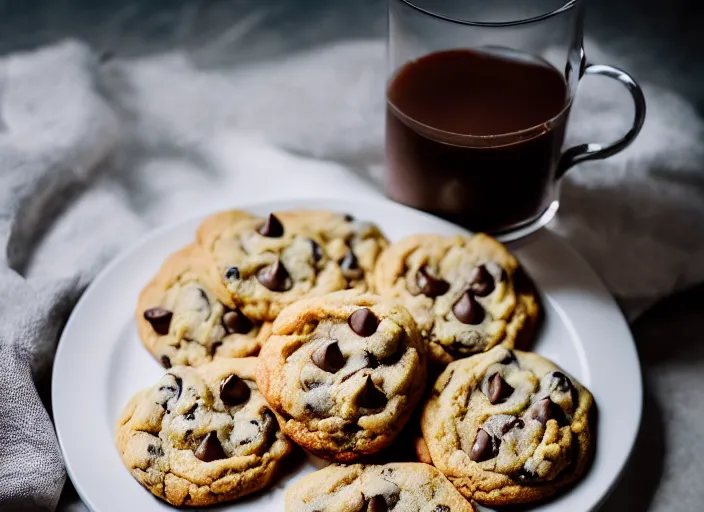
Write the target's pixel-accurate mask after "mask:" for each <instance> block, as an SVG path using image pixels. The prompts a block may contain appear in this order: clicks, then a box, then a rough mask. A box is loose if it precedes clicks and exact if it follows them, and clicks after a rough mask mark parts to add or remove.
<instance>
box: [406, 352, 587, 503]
mask: <svg viewBox="0 0 704 512" xmlns="http://www.w3.org/2000/svg"><path fill="white" fill-rule="evenodd" d="M592 404H593V398H592V395H591V394H590V393H589V391H588V390H587V389H586V388H585V387H584V386H582V385H581V384H580V383H579V382H577V380H576V379H575V378H574V377H572V376H570V375H569V374H567V373H566V372H564V371H563V370H561V369H560V368H559V367H557V366H556V365H555V364H554V363H552V362H551V361H549V360H547V359H545V358H543V357H541V356H539V355H537V354H533V353H529V352H520V351H518V350H507V349H505V348H503V347H496V348H494V349H492V350H490V351H489V352H486V353H484V354H479V355H476V356H473V357H471V358H467V359H462V360H459V361H455V362H453V363H451V364H450V365H448V367H447V368H446V369H445V371H444V372H443V373H442V374H441V375H440V377H439V378H438V380H437V381H436V383H435V385H434V387H433V390H432V393H431V396H430V398H429V399H428V401H427V403H426V405H425V408H424V410H423V415H422V419H421V429H422V432H423V440H424V441H425V444H426V446H425V447H424V449H425V448H427V452H426V453H419V456H420V457H421V458H422V459H423V460H427V457H428V456H429V457H430V458H431V459H432V463H433V465H434V466H435V467H437V468H438V469H439V470H440V471H441V472H442V473H444V474H445V476H447V477H448V478H449V480H450V481H451V482H452V483H453V484H454V485H455V487H457V488H458V489H459V491H460V492H462V494H464V495H465V496H466V497H468V498H469V497H471V498H472V499H475V500H476V501H478V502H479V503H482V504H487V505H497V506H499V505H509V504H513V503H525V502H531V501H536V500H540V499H543V498H545V497H548V496H550V495H551V494H554V493H555V492H556V491H557V490H558V489H560V488H562V487H564V486H567V485H569V484H570V483H572V482H574V481H575V480H577V479H578V478H579V477H580V476H581V475H582V474H583V473H584V470H585V468H586V466H587V463H588V461H589V459H590V456H591V453H592V437H591V435H590V425H589V421H590V414H591V410H592Z"/></svg>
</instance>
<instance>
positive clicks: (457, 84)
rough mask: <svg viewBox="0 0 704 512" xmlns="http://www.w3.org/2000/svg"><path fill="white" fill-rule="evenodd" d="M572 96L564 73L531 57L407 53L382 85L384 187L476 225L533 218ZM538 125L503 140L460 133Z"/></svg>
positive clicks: (487, 227)
mask: <svg viewBox="0 0 704 512" xmlns="http://www.w3.org/2000/svg"><path fill="white" fill-rule="evenodd" d="M568 104H569V95H568V90H567V86H566V84H565V79H564V77H563V76H562V74H561V73H560V72H559V71H557V70H556V69H555V68H553V67H552V66H550V65H549V64H547V63H546V62H544V61H542V60H538V59H535V58H530V57H519V56H517V55H515V54H508V53H494V52H483V51H482V52H479V51H472V50H450V51H443V52H438V53H433V54H430V55H427V56H425V57H422V58H420V59H418V60H416V61H413V62H410V63H409V64H407V65H406V66H404V67H403V68H402V69H400V70H399V71H398V73H397V74H396V76H395V77H394V78H393V80H392V81H391V83H390V84H389V89H388V107H387V116H386V119H387V121H386V129H387V139H386V140H387V142H386V144H387V151H386V152H387V159H388V162H387V167H388V171H387V193H388V194H389V196H390V197H391V198H392V199H394V200H396V201H399V202H401V203H405V204H408V205H410V206H413V207H415V208H420V209H422V210H426V211H429V212H432V213H435V214H438V215H440V216H443V217H445V218H448V219H450V220H452V221H454V222H457V223H459V224H463V225H465V226H467V227H468V228H470V229H472V230H475V231H486V232H493V233H497V232H501V231H502V230H507V229H510V228H512V227H516V226H517V225H519V224H522V223H525V222H527V221H530V220H534V219H536V218H537V217H538V216H539V215H540V214H541V213H543V211H544V210H545V209H546V208H547V207H548V205H549V203H550V201H551V200H552V197H551V194H550V191H551V190H552V181H553V180H554V177H555V170H556V167H557V164H558V160H559V157H560V150H561V148H562V143H563V140H564V135H565V127H566V121H567V117H568V110H569V109H568V108H567V107H568ZM558 116H559V117H558ZM556 117H558V119H556V120H555V121H554V122H552V123H550V125H549V126H548V125H547V124H546V123H548V122H549V121H551V120H552V119H553V118H556ZM535 127H537V129H536V130H531V131H530V134H528V135H525V136H523V137H522V138H521V137H515V138H512V139H511V142H505V141H504V142H501V143H499V144H497V143H495V142H494V143H492V141H491V140H486V139H483V142H481V143H479V144H478V143H477V140H476V139H474V140H471V141H469V142H467V140H466V139H462V137H458V135H474V136H489V135H502V134H509V133H514V132H517V131H521V130H526V129H528V128H535ZM480 146H481V147H480Z"/></svg>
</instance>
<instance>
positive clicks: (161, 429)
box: [115, 358, 292, 506]
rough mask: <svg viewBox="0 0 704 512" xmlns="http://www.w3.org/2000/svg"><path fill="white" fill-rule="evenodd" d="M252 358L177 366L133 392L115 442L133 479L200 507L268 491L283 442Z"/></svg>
mask: <svg viewBox="0 0 704 512" xmlns="http://www.w3.org/2000/svg"><path fill="white" fill-rule="evenodd" d="M255 365H256V359H255V358H241V359H221V360H217V361H214V362H212V363H208V364H205V365H203V366H200V367H198V368H192V367H188V366H178V367H174V368H172V369H171V370H169V372H168V373H167V374H166V375H164V377H162V379H161V380H160V381H159V382H158V383H157V384H156V385H154V386H153V387H151V388H148V389H145V390H143V391H140V392H138V393H137V394H136V395H135V396H134V397H133V398H132V399H131V400H130V401H129V402H128V404H127V405H126V406H125V408H124V410H123V412H122V414H121V415H120V418H119V420H118V422H117V426H116V431H115V444H116V446H117V448H118V451H119V453H120V456H121V457H122V461H123V463H124V464H125V466H126V467H127V469H128V470H129V471H130V473H131V474H132V476H133V477H134V478H135V479H137V481H139V483H141V484H142V485H143V486H144V487H146V488H147V489H148V490H149V491H151V492H152V493H153V494H154V495H155V496H157V497H159V498H161V499H163V500H165V501H168V502H169V503H171V504H172V505H176V506H181V505H188V506H205V505H211V504H214V503H220V502H225V501H231V500H234V499H237V498H239V497H241V496H244V495H246V494H250V493H252V492H256V491H258V490H260V489H263V488H265V487H266V486H268V485H269V483H270V482H271V481H272V479H273V478H274V475H275V472H276V470H277V468H278V466H279V465H280V463H281V460H282V459H283V458H284V457H285V456H286V455H287V454H288V453H289V452H290V451H291V449H292V445H291V443H290V441H288V440H287V439H286V438H285V437H284V435H283V433H282V432H281V430H280V429H279V425H278V423H277V422H276V418H275V417H274V415H273V414H272V412H271V411H270V409H269V407H268V406H267V404H266V402H265V401H264V397H263V396H262V395H261V393H260V392H259V390H258V389H257V386H256V383H255V381H254V374H253V370H254V367H255Z"/></svg>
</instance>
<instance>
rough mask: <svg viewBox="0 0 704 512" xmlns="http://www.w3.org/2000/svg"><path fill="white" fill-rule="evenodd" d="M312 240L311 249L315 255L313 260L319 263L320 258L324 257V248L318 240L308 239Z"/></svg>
mask: <svg viewBox="0 0 704 512" xmlns="http://www.w3.org/2000/svg"><path fill="white" fill-rule="evenodd" d="M308 241H309V242H310V251H311V254H312V255H313V262H314V263H318V262H319V261H320V260H322V259H323V248H322V247H320V245H319V244H318V242H316V241H315V240H312V239H311V240H308Z"/></svg>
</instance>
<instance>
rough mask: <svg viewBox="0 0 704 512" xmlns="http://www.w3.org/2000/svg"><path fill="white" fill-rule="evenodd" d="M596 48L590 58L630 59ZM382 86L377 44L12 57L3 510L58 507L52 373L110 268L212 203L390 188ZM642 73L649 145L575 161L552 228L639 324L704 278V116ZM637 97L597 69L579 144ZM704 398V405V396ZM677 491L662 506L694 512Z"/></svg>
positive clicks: (1, 262)
mask: <svg viewBox="0 0 704 512" xmlns="http://www.w3.org/2000/svg"><path fill="white" fill-rule="evenodd" d="M587 48H588V49H589V53H590V56H591V57H592V59H593V60H595V61H604V62H608V63H614V64H626V65H627V64H628V63H622V62H619V59H617V58H615V57H614V56H610V55H603V54H601V52H599V51H598V50H597V49H596V47H595V46H594V44H592V43H590V44H588V46H587ZM384 82H385V65H384V45H383V43H382V42H381V41H378V40H368V41H354V42H344V43H338V44H336V45H332V46H327V47H323V48H320V49H318V50H313V51H309V52H306V53H300V54H295V55H287V56H286V57H285V58H282V59H281V60H279V61H271V62H265V63H259V64H254V65H248V66H239V67H237V68H236V69H229V68H215V69H202V68H199V67H197V66H195V65H194V63H193V62H192V60H191V58H190V56H189V55H188V54H187V53H181V52H174V53H172V54H168V55H164V54H161V55H155V56H149V57H140V58H132V59H120V60H114V61H110V62H105V63H101V62H100V61H99V59H98V58H97V57H96V56H95V55H94V54H93V53H91V51H89V49H88V48H87V47H85V46H84V45H82V44H80V43H77V42H72V41H67V42H64V43H62V44H58V45H55V46H52V47H48V48H44V49H39V50H37V51H35V52H31V53H27V54H16V55H12V56H9V57H7V58H4V59H2V60H0V91H1V92H0V120H1V122H0V127H1V128H0V243H1V244H2V247H3V248H4V250H3V251H2V252H1V253H0V390H2V400H0V510H3V511H4V510H15V509H22V508H27V509H45V510H53V509H54V508H55V507H56V506H57V502H58V500H59V496H60V493H61V489H62V486H63V484H64V481H65V471H64V467H63V464H62V460H61V454H60V451H59V448H58V446H57V442H56V436H55V433H54V430H53V427H52V424H51V420H50V415H49V413H48V412H47V409H46V406H47V405H48V404H47V398H48V392H47V391H48V374H49V370H50V366H51V362H52V356H53V352H54V350H55V347H56V343H57V339H58V336H59V334H60V331H61V327H62V325H63V324H64V322H65V321H66V318H67V316H68V314H69V313H70V310H71V307H72V306H73V304H74V303H75V301H76V300H77V298H78V296H79V295H80V293H81V292H82V291H83V289H84V288H85V286H86V285H87V284H88V283H89V282H90V280H91V279H92V278H93V277H94V276H95V274H96V273H97V272H98V271H99V270H100V269H101V268H102V267H103V266H104V265H105V264H106V263H107V261H108V260H109V259H110V258H112V257H113V256H115V255H116V254H117V253H118V252H119V251H120V250H122V249H123V248H125V247H126V246H127V245H128V244H130V243H133V242H134V241H135V240H136V239H138V238H139V237H140V236H141V235H143V234H144V233H146V232H147V231H148V230H150V229H151V228H153V227H154V226H157V225H160V224H165V223H171V222H174V221H177V220H179V219H182V218H185V217H191V216H193V215H195V214H198V213H206V212H208V211H212V210H214V209H217V208H226V207H232V206H237V205H238V204H242V203H243V202H250V201H253V200H257V199H273V198H283V197H291V196H299V197H304V196H315V195H320V196H323V195H325V196H330V195H338V196H343V195H344V196H346V197H363V196H373V195H380V186H379V184H380V182H381V179H382V169H383V165H382V164H383V112H384V98H383V89H384ZM644 86H645V90H646V95H647V97H648V100H649V118H648V121H647V123H646V126H645V128H644V131H643V134H642V135H641V137H640V139H639V140H638V141H637V142H636V143H635V144H634V145H633V146H632V147H631V148H630V149H629V150H628V151H626V152H624V153H622V154H621V155H619V156H617V157H615V158H612V159H610V160H608V161H604V162H597V163H590V164H585V165H582V166H580V168H578V169H575V170H573V171H571V172H570V174H569V175H568V177H567V178H566V179H565V180H564V182H563V187H562V197H563V207H562V210H561V212H560V215H559V218H558V219H557V220H556V221H555V222H554V223H553V224H552V225H551V227H550V229H553V230H555V231H556V232H557V233H559V234H560V235H562V236H563V237H565V238H566V239H567V240H568V241H569V242H570V243H571V244H572V245H573V246H574V247H576V248H577V249H578V250H579V251H580V252H581V253H582V254H583V255H584V256H585V257H586V258H587V259H588V260H589V262H590V263H591V264H592V265H593V266H594V267H595V268H596V270H597V271H598V272H599V273H600V274H601V275H602V276H603V278H604V280H605V282H606V283H607V285H608V286H609V287H610V289H611V290H612V291H613V292H614V294H615V295H616V296H617V298H618V299H619V300H620V301H621V303H622V304H623V305H624V307H625V308H626V311H627V313H628V314H629V315H630V316H631V317H632V318H635V317H636V316H637V315H638V314H639V313H640V312H641V311H643V309H644V308H645V307H647V306H649V305H651V304H653V303H654V302H655V301H657V300H658V299H660V298H662V297H665V296H668V295H670V294H672V293H674V292H677V291H680V290H683V289H686V288H687V287H689V286H691V285H693V284H695V283H698V282H701V281H704V232H703V231H702V229H701V227H700V226H701V223H702V219H704V202H702V200H701V198H702V190H704V182H703V181H702V179H701V175H700V173H701V170H702V168H704V150H703V149H702V145H701V143H700V141H701V140H702V136H704V124H702V121H701V120H700V119H699V118H698V117H697V115H696V111H695V110H694V109H693V108H692V106H691V105H689V104H688V103H687V102H686V101H685V100H683V99H682V98H680V97H678V96H677V95H675V94H673V93H671V92H669V91H667V90H663V89H660V88H658V87H656V86H653V85H650V84H644ZM629 101H630V100H629V99H628V97H627V96H626V94H625V93H623V91H620V90H619V89H618V87H617V86H612V84H609V83H607V82H605V81H603V80H599V79H593V80H589V82H587V83H585V84H583V87H582V88H581V90H580V93H579V100H578V102H577V105H576V107H575V113H574V119H573V122H572V130H571V133H570V139H571V140H573V141H580V142H582V141H608V140H609V139H611V138H613V137H616V136H617V135H618V134H619V133H620V132H622V131H623V130H624V129H626V127H627V126H628V124H629V123H630V115H631V111H630V110H629V108H630V107H629ZM670 385H672V386H674V385H675V384H670ZM694 406H696V407H698V408H699V409H698V410H697V411H696V414H695V415H694V418H696V417H700V416H701V415H702V413H703V412H704V404H702V403H701V401H698V402H696V404H694ZM681 407H683V408H684V407H692V403H691V402H689V403H688V402H685V403H683V404H682V406H681ZM672 468H676V465H675V464H674V463H672ZM702 469H703V467H702V464H701V463H699V465H698V466H697V467H696V468H694V469H693V470H692V471H694V473H695V474H696V473H698V474H699V475H701V474H702ZM672 471H675V469H672ZM636 488H637V486H636ZM693 492H695V493H696V490H695V491H693ZM668 501H669V505H668V506H664V505H663V503H664V502H662V501H661V502H660V505H663V506H662V507H660V506H654V507H653V508H654V509H657V510H669V511H671V510H692V509H691V508H687V507H685V508H677V507H676V506H675V507H673V506H672V503H673V502H672V500H668ZM688 503H690V504H691V503H696V500H695V501H688ZM71 507H72V508H73V507H75V509H76V510H78V509H80V508H81V507H80V506H79V505H78V504H74V505H71ZM614 509H615V508H614Z"/></svg>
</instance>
